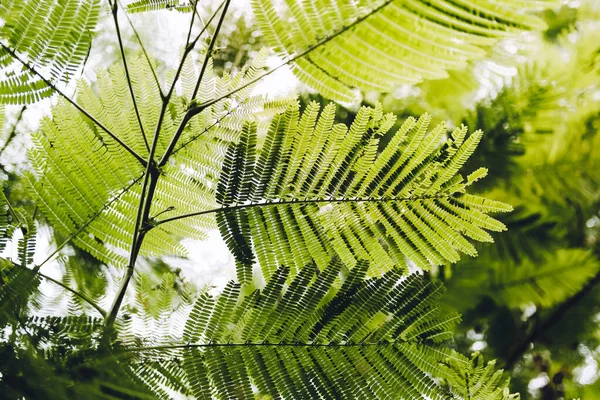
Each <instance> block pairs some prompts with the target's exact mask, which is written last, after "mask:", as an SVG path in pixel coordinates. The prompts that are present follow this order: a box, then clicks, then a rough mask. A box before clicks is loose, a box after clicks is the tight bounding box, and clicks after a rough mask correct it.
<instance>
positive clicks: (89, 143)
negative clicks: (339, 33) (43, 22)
mask: <svg viewBox="0 0 600 400" xmlns="http://www.w3.org/2000/svg"><path fill="white" fill-rule="evenodd" d="M265 58H266V54H265V53H264V52H263V53H261V54H260V55H259V56H258V57H257V58H256V59H255V60H253V61H252V62H251V63H250V64H249V66H248V68H245V69H244V70H243V71H241V72H240V73H238V74H236V75H235V76H229V75H227V76H223V77H217V76H215V73H214V72H213V70H212V69H211V68H210V67H209V68H208V69H207V70H206V73H205V75H204V79H203V80H202V85H201V96H199V98H200V100H201V101H204V99H205V98H204V97H202V96H207V97H214V95H215V93H221V92H228V91H230V90H231V89H232V88H234V87H237V85H243V84H245V83H246V82H248V81H250V80H251V79H253V78H254V77H255V75H256V74H257V73H258V71H259V70H260V69H261V68H262V65H263V63H264V60H265ZM128 63H129V66H130V73H131V78H132V79H131V80H132V83H133V89H134V93H135V95H136V102H137V104H138V106H139V110H140V120H141V123H142V125H143V126H144V132H145V133H146V134H147V135H148V138H147V140H148V141H149V142H150V141H151V140H152V137H151V135H153V133H154V131H155V129H156V124H157V121H158V120H159V118H158V114H159V112H160V109H161V106H162V99H161V96H160V93H159V91H158V88H157V87H156V85H155V84H154V83H153V82H152V80H151V79H147V78H148V76H151V70H150V67H149V65H148V63H147V61H146V60H145V59H141V58H131V59H129V61H128ZM170 75H173V73H171V74H170ZM197 75H198V73H197V71H196V70H195V69H194V65H193V64H192V61H190V62H189V63H186V64H185V65H184V68H183V71H182V73H181V77H182V84H181V86H182V87H181V92H183V94H184V95H185V97H183V96H182V97H180V96H177V95H176V96H173V97H172V99H171V104H170V105H169V112H167V113H166V114H165V117H164V119H163V124H162V130H161V135H160V138H159V142H158V144H157V153H158V155H161V154H164V152H165V149H166V148H167V147H168V146H169V143H170V141H171V139H172V138H173V136H174V135H175V131H176V129H177V125H178V124H179V123H180V122H181V120H182V119H183V118H184V115H185V113H186V111H187V105H186V103H185V102H184V99H185V98H187V99H189V93H188V91H189V90H190V87H189V86H190V85H189V83H190V82H193V83H194V84H195V82H196V80H197ZM192 87H193V86H192ZM251 91H252V87H251V86H250V87H248V88H246V89H244V90H243V91H240V92H238V93H236V96H235V97H234V98H231V99H230V98H228V99H224V100H222V101H220V102H218V103H215V104H213V105H212V106H210V107H208V108H206V109H205V110H204V111H203V112H202V113H200V114H198V115H197V116H195V117H194V118H192V119H191V120H190V121H189V122H188V124H187V125H186V129H185V130H184V131H183V132H182V135H181V139H180V141H179V143H178V147H177V148H175V150H174V152H173V154H172V157H171V158H170V160H169V162H168V163H167V165H165V166H164V167H162V168H161V174H160V178H159V181H158V184H157V187H156V193H155V195H154V199H153V203H152V209H151V210H150V215H151V216H157V215H161V216H163V215H165V216H168V215H169V213H173V211H174V210H176V211H178V212H191V211H192V210H197V209H198V208H215V207H217V204H216V203H215V201H214V188H215V187H216V184H217V177H218V173H219V171H220V169H221V163H222V160H223V155H224V154H225V152H226V150H227V145H228V144H229V143H231V142H233V141H237V140H238V138H239V131H240V130H241V128H242V127H243V124H244V122H245V121H247V120H248V119H253V118H257V119H258V118H261V116H262V117H264V116H265V115H268V113H269V112H271V111H270V110H275V111H277V110H280V109H281V107H282V104H284V102H281V103H279V102H266V101H265V99H264V98H263V97H262V96H253V95H251ZM77 101H78V103H79V104H80V105H81V106H82V107H84V108H85V109H86V110H89V111H90V112H91V113H92V114H93V115H96V116H97V118H98V120H99V121H100V122H101V123H102V124H104V125H105V126H106V127H107V128H108V129H109V130H110V131H112V132H117V133H118V138H119V139H120V140H121V141H122V142H123V143H125V144H126V145H127V146H129V147H130V148H131V149H133V150H134V151H135V152H136V153H137V154H140V155H142V156H143V157H144V159H146V158H147V157H148V150H147V148H146V146H145V143H144V140H143V138H142V132H140V127H139V123H138V121H137V119H136V115H135V111H134V109H133V106H132V100H131V96H130V95H129V90H128V87H127V78H126V76H125V72H124V70H123V68H122V67H121V66H120V64H117V65H115V66H113V67H111V68H109V70H108V71H107V70H99V71H98V73H97V91H95V90H94V89H92V87H91V86H90V85H89V84H87V83H85V82H83V81H82V82H80V83H79V86H78V92H77ZM273 112H274V111H273ZM32 142H33V146H32V148H31V150H30V152H29V158H30V160H31V164H32V166H33V173H32V174H27V175H26V176H25V179H26V181H27V182H28V186H29V188H30V192H31V194H32V196H33V198H34V199H35V201H36V204H37V205H38V207H39V209H40V211H41V212H42V213H43V214H44V216H45V217H46V219H47V221H48V222H49V223H50V224H52V226H53V227H54V228H55V229H56V230H57V232H59V233H60V234H61V235H62V236H63V237H66V238H72V239H73V243H74V244H75V245H77V246H78V247H80V248H82V249H84V250H86V251H88V252H89V253H90V254H92V255H93V256H94V257H96V258H98V259H99V260H101V261H102V262H105V263H110V264H112V265H126V259H125V257H123V254H124V253H126V252H127V251H129V249H130V246H131V241H132V235H133V230H134V226H135V217H136V213H135V211H134V210H135V209H136V207H137V205H138V202H139V193H140V191H141V180H142V175H143V172H144V170H143V168H142V167H141V165H140V163H139V162H137V161H136V159H135V158H134V157H132V156H131V154H129V153H128V152H125V151H124V150H123V148H122V147H121V146H119V145H118V144H117V142H116V141H115V140H113V139H112V138H111V137H108V136H107V135H106V134H105V132H104V131H102V130H99V129H98V128H97V127H96V126H95V125H92V124H90V123H89V122H88V121H87V120H86V119H85V118H84V116H83V115H82V114H81V113H79V112H78V111H77V110H76V109H75V108H74V107H71V106H70V105H69V104H67V103H66V102H65V101H63V100H59V101H58V104H57V105H56V106H55V107H54V108H53V109H52V117H51V118H50V117H47V118H44V119H43V120H42V122H41V127H40V129H39V130H38V131H37V132H35V133H33V134H32ZM214 227H215V225H214V217H213V216H206V217H199V218H194V219H190V220H187V221H180V222H179V223H174V224H171V225H170V226H168V227H166V226H165V227H164V228H166V229H163V227H161V228H160V229H153V230H151V231H150V232H148V234H147V235H146V238H145V242H144V245H143V246H142V249H141V255H142V256H148V255H152V256H161V255H166V254H169V255H184V254H185V251H186V250H185V248H184V247H183V246H182V245H181V244H180V239H181V238H182V237H190V238H195V239H202V238H204V237H205V234H204V231H203V229H205V228H214Z"/></svg>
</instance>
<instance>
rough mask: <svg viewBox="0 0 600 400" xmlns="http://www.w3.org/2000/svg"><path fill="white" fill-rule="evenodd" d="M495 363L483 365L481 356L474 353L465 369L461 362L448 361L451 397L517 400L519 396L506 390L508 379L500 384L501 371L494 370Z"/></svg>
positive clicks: (457, 398)
mask: <svg viewBox="0 0 600 400" xmlns="http://www.w3.org/2000/svg"><path fill="white" fill-rule="evenodd" d="M494 366H495V362H494V361H491V362H488V363H487V364H485V362H484V360H483V356H482V355H481V354H479V353H474V354H473V355H472V356H471V360H470V362H469V363H468V367H465V365H464V363H463V362H460V363H457V362H456V361H455V360H453V359H448V362H447V363H446V365H445V367H446V368H447V371H448V376H449V377H450V378H449V379H448V381H447V384H448V385H449V388H450V391H451V393H452V397H449V398H450V399H456V400H465V399H470V400H519V399H520V398H521V397H520V396H519V394H511V393H510V390H509V388H508V383H509V381H510V379H506V380H505V381H504V382H500V380H501V379H502V370H498V371H496V370H495V369H494Z"/></svg>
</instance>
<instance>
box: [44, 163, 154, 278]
mask: <svg viewBox="0 0 600 400" xmlns="http://www.w3.org/2000/svg"><path fill="white" fill-rule="evenodd" d="M142 177H143V176H142V175H140V176H139V177H138V178H137V179H135V180H134V181H133V182H131V183H130V184H129V186H126V187H125V188H123V190H121V191H120V192H119V193H118V194H117V195H116V196H115V197H114V198H113V199H111V200H110V201H109V202H108V203H106V204H104V205H103V206H102V208H100V210H98V212H96V213H95V214H94V215H92V216H91V218H90V219H89V220H87V221H86V223H84V224H83V225H81V226H80V227H79V229H77V230H76V231H75V232H73V233H72V234H71V235H70V236H69V237H68V238H67V239H66V240H65V241H63V242H62V243H61V244H60V245H59V246H58V247H57V248H56V249H55V250H54V251H53V252H52V253H50V255H49V256H48V257H46V259H45V260H44V261H42V262H41V263H40V264H38V265H37V266H36V267H35V269H38V270H39V269H40V268H42V266H44V264H46V263H47V262H48V261H50V260H51V259H52V258H54V256H55V255H57V254H58V252H59V251H60V250H61V249H62V248H63V247H65V246H66V245H67V244H68V243H69V242H70V241H71V240H73V239H74V238H75V237H77V236H78V235H79V234H80V233H81V232H83V230H84V229H85V228H87V227H88V226H89V225H90V224H91V223H92V222H94V221H95V220H96V218H98V217H99V216H100V215H101V214H102V213H103V212H104V211H105V210H106V209H108V208H109V207H110V206H112V205H113V203H114V202H116V201H117V200H119V199H120V198H121V196H123V195H124V194H125V193H127V192H128V191H129V189H131V188H132V187H133V186H134V185H135V184H136V183H138V182H139V181H140V180H141V179H142Z"/></svg>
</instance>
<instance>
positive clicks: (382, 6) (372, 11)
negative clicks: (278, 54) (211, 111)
mask: <svg viewBox="0 0 600 400" xmlns="http://www.w3.org/2000/svg"><path fill="white" fill-rule="evenodd" d="M394 1H395V0H386V1H385V2H383V3H382V4H381V5H379V6H378V7H376V8H374V9H373V10H371V11H370V12H368V13H367V14H365V15H363V16H362V17H359V18H357V19H356V20H355V21H354V22H352V23H351V24H349V25H347V26H345V27H343V28H341V29H340V30H338V31H337V32H335V33H333V34H331V35H330V36H327V37H325V38H323V39H321V40H319V41H318V42H317V43H315V44H314V45H312V46H310V47H308V48H307V49H306V50H304V51H302V52H300V53H298V54H296V55H295V56H293V57H292V58H290V59H288V60H286V61H284V62H283V63H281V64H279V65H278V66H277V67H275V68H273V69H271V70H269V71H267V72H265V73H264V74H262V75H260V76H258V77H257V78H255V79H253V80H251V81H249V82H247V83H245V84H243V85H241V86H239V87H238V88H236V89H233V90H231V91H229V92H228V93H225V94H223V95H221V96H219V97H217V98H215V99H213V100H210V101H207V102H205V103H202V104H200V105H198V106H197V108H199V109H200V111H198V112H201V111H202V110H203V109H205V108H206V107H210V106H211V105H213V104H215V103H218V102H219V101H221V100H223V99H226V98H228V97H230V96H232V95H234V94H236V93H237V92H239V91H241V90H244V89H245V88H247V87H248V86H251V85H253V84H255V83H256V82H258V81H260V80H261V79H263V78H265V77H267V76H269V75H271V74H272V73H273V72H275V71H277V70H278V69H280V68H282V67H284V66H286V65H288V64H290V63H292V62H294V61H296V60H298V59H300V58H302V57H304V56H306V55H308V54H310V53H311V52H313V51H314V50H316V49H318V48H319V47H321V46H323V45H324V44H326V43H328V42H330V41H331V40H333V39H335V38H336V37H338V36H339V35H341V34H343V33H345V32H347V31H348V30H350V29H352V28H354V27H355V26H356V25H358V24H360V23H361V22H363V21H365V20H366V19H368V18H369V17H371V16H373V15H375V14H377V13H378V12H379V11H381V10H383V9H384V8H385V7H387V6H388V5H390V4H392V3H393V2H394Z"/></svg>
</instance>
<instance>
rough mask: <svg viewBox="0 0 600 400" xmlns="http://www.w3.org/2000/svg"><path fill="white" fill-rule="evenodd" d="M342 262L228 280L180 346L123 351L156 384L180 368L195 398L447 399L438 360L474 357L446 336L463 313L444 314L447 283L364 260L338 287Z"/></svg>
mask: <svg viewBox="0 0 600 400" xmlns="http://www.w3.org/2000/svg"><path fill="white" fill-rule="evenodd" d="M341 269H342V265H341V264H340V263H339V262H338V261H334V262H332V263H331V264H330V265H329V266H328V267H327V268H326V269H325V270H324V271H323V272H321V273H319V274H315V272H317V269H316V268H315V265H314V264H313V265H308V266H306V267H305V268H303V269H302V270H301V272H300V273H299V274H298V275H297V276H296V277H295V278H294V279H293V280H292V281H291V283H290V284H289V286H286V285H285V282H286V281H288V278H289V277H290V276H289V274H290V270H289V269H288V268H280V269H278V270H277V271H276V272H275V274H274V275H273V277H272V279H271V280H270V281H269V283H268V284H267V286H266V287H265V288H264V289H263V290H262V291H255V292H253V293H250V294H244V293H243V292H242V291H241V287H240V285H239V284H237V283H233V282H231V283H230V284H229V285H227V287H226V288H225V289H224V291H223V293H222V294H221V295H220V296H219V297H217V298H214V297H212V296H210V295H208V294H204V295H201V296H200V297H199V298H198V300H197V301H196V304H195V305H194V308H193V309H192V311H191V313H190V315H189V318H188V320H187V323H186V326H185V330H184V336H183V342H182V344H181V345H177V344H175V345H173V344H172V343H171V344H166V345H164V346H160V345H159V346H153V347H146V348H144V347H141V348H129V349H128V348H124V349H123V350H124V351H125V352H126V355H127V356H128V357H130V358H129V360H130V362H132V364H133V368H138V371H140V372H141V373H143V375H144V376H146V377H152V375H151V374H150V372H149V371H151V370H154V371H155V375H154V376H153V377H152V379H151V380H150V384H151V385H152V386H154V387H161V384H160V383H159V382H163V380H164V379H166V380H169V378H172V377H177V378H179V379H184V382H187V386H188V388H189V394H192V395H194V396H195V397H197V398H211V396H216V397H217V398H255V397H254V396H256V395H269V396H272V397H273V398H278V397H281V396H283V397H286V398H290V399H293V398H294V399H295V398H346V399H355V398H422V396H424V395H426V396H428V397H429V398H432V399H445V398H447V397H446V395H447V393H446V391H444V390H443V389H442V388H441V387H440V386H439V385H438V383H437V381H436V380H435V379H434V378H446V379H450V378H451V376H450V375H447V374H446V372H445V369H444V368H443V367H442V365H441V363H442V362H444V361H445V360H447V359H454V360H455V361H454V362H455V364H456V365H460V364H461V363H462V364H464V367H467V363H466V360H465V359H464V358H463V357H462V356H460V355H458V354H457V353H455V352H453V351H452V350H449V349H448V348H446V347H443V346H441V345H440V343H441V342H442V341H443V340H445V339H447V338H449V337H450V336H449V329H451V328H452V327H453V326H454V324H455V323H456V322H457V320H458V317H457V316H456V315H452V314H449V315H444V316H442V315H440V314H439V311H438V308H437V305H436V301H437V300H439V298H440V296H441V294H442V292H443V288H442V287H441V286H440V285H439V284H436V283H432V282H427V281H426V280H424V279H423V277H422V276H419V275H410V276H408V277H406V278H404V279H402V278H401V277H402V271H399V270H391V271H389V272H388V273H386V274H384V275H383V276H381V277H380V278H372V279H366V280H365V279H364V277H365V275H366V272H367V269H368V265H367V263H362V262H361V263H360V264H359V265H358V266H357V267H356V268H354V269H353V270H352V271H351V272H350V274H349V275H348V276H347V277H346V278H345V280H344V281H343V283H342V284H341V286H340V287H339V289H337V290H333V292H331V289H330V288H331V287H332V285H333V283H334V282H335V281H336V279H337V278H338V276H339V274H340V272H341ZM159 366H160V367H161V368H160V369H159V368H157V367H159ZM165 374H167V375H165ZM161 376H162V378H161Z"/></svg>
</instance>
